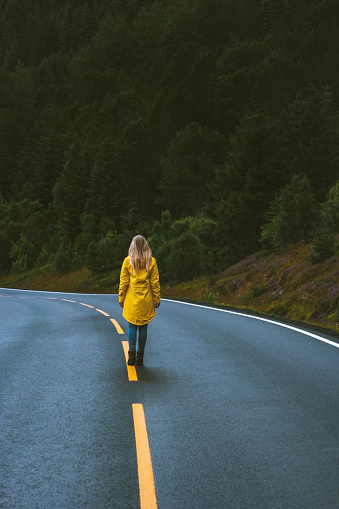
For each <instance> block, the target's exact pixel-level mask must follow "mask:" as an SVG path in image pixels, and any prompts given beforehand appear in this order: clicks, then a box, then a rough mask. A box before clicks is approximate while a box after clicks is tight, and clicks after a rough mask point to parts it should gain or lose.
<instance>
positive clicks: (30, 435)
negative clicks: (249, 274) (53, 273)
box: [0, 289, 339, 509]
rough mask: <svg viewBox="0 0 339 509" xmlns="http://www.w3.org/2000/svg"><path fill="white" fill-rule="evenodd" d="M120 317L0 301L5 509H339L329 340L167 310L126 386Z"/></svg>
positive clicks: (230, 317)
mask: <svg viewBox="0 0 339 509" xmlns="http://www.w3.org/2000/svg"><path fill="white" fill-rule="evenodd" d="M121 311H122V310H121V308H120V307H119V305H118V300H117V296H115V295H113V296H110V295H78V294H72V295H70V294H60V293H48V292H29V291H16V290H5V289H0V384H1V386H0V412H1V414H0V434H1V457H0V507H4V508H15V509H17V508H62V509H65V508H75V507H76V508H85V507H88V508H93V509H105V508H127V509H128V508H131V509H132V508H138V507H140V503H141V504H144V506H143V507H149V508H151V507H158V508H159V509H162V508H164V509H172V508H173V509H181V508H182V509H190V508H192V509H193V508H194V509H214V508H215V509H223V508H225V509H228V508H260V509H261V508H270V509H271V508H292V507H293V508H294V507H295V508H298V509H299V508H308V509H312V508H314V509H325V508H337V507H338V475H337V474H338V434H337V433H338V415H339V412H338V410H339V408H338V407H339V403H338V387H339V369H338V359H339V355H338V354H339V351H338V344H337V340H336V339H334V338H333V337H329V336H326V335H324V334H319V333H316V334H315V333H314V332H312V334H315V335H316V336H321V338H323V339H324V340H325V341H328V342H323V341H320V340H319V339H320V338H317V337H313V336H312V335H311V336H310V335H306V334H303V333H302V331H297V330H293V328H292V329H291V328H286V327H280V326H278V325H276V324H274V323H271V322H267V321H262V320H258V319H254V318H251V317H247V316H242V315H239V314H233V313H225V312H223V311H220V310H215V309H211V308H206V307H197V306H191V305H187V304H184V303H177V302H173V301H166V300H164V301H163V302H162V304H161V307H160V308H159V309H158V310H157V317H156V318H155V319H154V320H153V322H152V323H151V324H150V326H149V332H148V341H147V345H146V351H145V359H144V362H145V365H144V366H143V367H140V368H138V367H137V368H136V370H135V369H134V368H133V369H134V375H135V378H134V379H133V373H132V372H131V370H129V371H128V370H127V368H126V363H125V356H124V348H123V342H125V341H126V340H127V327H126V322H125V321H124V319H123V318H122V316H121ZM305 332H307V331H305ZM136 404H137V405H139V407H136V406H133V405H136ZM136 409H141V410H142V412H143V415H144V417H145V423H146V438H145V436H144V435H142V434H141V432H140V439H139V446H140V447H139V449H138V450H137V449H136V435H138V433H139V431H138V429H139V428H138V427H139V424H137V421H136V419H137V418H136V415H135V414H134V412H135V411H136ZM147 439H148V443H149V452H150V456H151V461H152V467H153V469H152V471H151V474H153V478H152V479H151V480H148V481H147V479H146V480H145V481H143V480H140V474H142V473H143V472H146V473H147V472H148V471H147V468H148V467H147V457H146V456H147V451H146V453H145V451H144V448H143V444H144V443H145V441H146V440H147ZM146 449H147V448H146ZM137 452H138V454H139V456H138V457H137ZM145 454H146V455H145ZM138 467H139V473H138ZM140 470H141V472H140ZM146 477H149V476H148V475H146ZM143 483H146V484H145V485H143ZM147 483H148V485H147ZM152 483H153V488H154V489H155V493H156V499H152ZM140 485H142V486H143V488H142V486H140ZM139 488H140V489H144V492H145V495H142V496H141V499H140V493H139ZM149 490H150V491H149ZM149 493H150V494H149ZM143 496H144V497H145V498H143ZM148 496H149V497H150V498H148V499H147V497H148Z"/></svg>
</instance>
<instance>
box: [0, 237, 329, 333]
mask: <svg viewBox="0 0 339 509" xmlns="http://www.w3.org/2000/svg"><path fill="white" fill-rule="evenodd" d="M310 250H311V246H309V245H302V246H295V247H293V248H292V249H291V250H290V251H288V252H287V253H284V254H275V255H272V254H267V253H265V252H263V251H260V252H258V253H255V254H253V255H251V256H249V257H247V258H245V259H244V260H242V261H241V262H239V263H238V264H236V265H234V266H232V267H230V268H229V269H227V270H226V271H225V272H223V273H221V274H218V275H217V276H213V277H200V278H197V279H195V280H194V281H191V282H187V283H182V284H180V285H162V295H163V297H168V298H177V299H184V300H193V301H199V302H208V303H211V304H223V305H225V306H230V307H236V308H240V309H246V310H251V311H254V312H257V313H262V314H268V315H272V316H276V317H282V318H287V319H290V320H296V321H301V322H304V323H307V324H311V325H316V326H320V327H323V328H326V329H330V330H332V331H335V332H336V333H339V258H338V257H332V258H330V259H328V260H326V261H325V262H322V263H319V264H313V263H311V262H310V260H309V255H310ZM118 280H119V273H113V274H105V275H100V276H98V275H95V274H93V273H92V272H90V271H89V270H88V269H86V268H83V269H80V270H78V271H75V272H72V273H69V274H66V275H62V276H60V275H58V274H56V273H54V272H52V271H51V269H50V268H49V267H44V268H40V269H33V270H31V271H30V272H28V273H26V274H21V275H6V276H2V277H0V286H1V287H8V288H22V289H31V290H51V291H63V292H80V293H117V289H118Z"/></svg>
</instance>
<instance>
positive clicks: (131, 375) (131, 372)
mask: <svg viewBox="0 0 339 509" xmlns="http://www.w3.org/2000/svg"><path fill="white" fill-rule="evenodd" d="M121 343H122V347H123V349H124V353H125V359H126V367H127V374H128V380H129V381H130V382H137V381H138V377H137V371H136V369H135V366H129V365H128V364H127V361H128V341H121Z"/></svg>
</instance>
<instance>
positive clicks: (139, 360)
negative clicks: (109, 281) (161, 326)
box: [119, 235, 160, 366]
mask: <svg viewBox="0 0 339 509" xmlns="http://www.w3.org/2000/svg"><path fill="white" fill-rule="evenodd" d="M119 304H120V306H121V307H122V308H123V312H122V316H123V317H124V318H125V319H126V320H127V322H128V344H129V351H128V362H127V364H129V365H130V366H134V365H135V364H136V365H137V366H142V365H143V358H144V350H145V344H146V339H147V325H148V324H149V322H150V321H151V320H152V319H153V318H154V317H155V314H156V313H155V308H158V307H159V306H160V283H159V271H158V266H157V262H156V260H155V258H153V257H152V251H151V249H150V247H149V245H148V243H147V240H146V239H145V238H144V237H143V236H142V235H137V236H136V237H134V238H133V240H132V242H131V245H130V247H129V250H128V256H127V257H126V258H125V259H124V261H123V264H122V267H121V273H120V285H119ZM138 330H139V336H138V338H137V333H138ZM137 339H138V350H137V351H136V346H137Z"/></svg>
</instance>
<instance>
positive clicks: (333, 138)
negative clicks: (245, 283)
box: [0, 0, 339, 275]
mask: <svg viewBox="0 0 339 509" xmlns="http://www.w3.org/2000/svg"><path fill="white" fill-rule="evenodd" d="M338 15H339V14H338V8H337V7H336V4H335V2H333V0H323V1H322V2H316V1H315V0H312V1H310V2H278V1H273V0H272V1H269V0H262V1H261V2H255V1H250V0H246V1H245V0H227V1H225V0H173V1H172V2H163V1H156V2H155V1H152V0H143V1H142V2H139V1H131V2H122V1H120V0H111V1H109V2H108V1H106V0H100V1H96V2H89V1H85V2H69V1H62V2H55V1H52V2H49V3H48V2H35V3H34V2H33V3H32V2H22V1H19V0H2V2H1V9H0V201H1V205H0V206H1V207H2V209H1V213H0V244H1V245H0V270H1V271H4V270H9V269H10V266H11V264H12V263H13V264H15V266H16V267H17V268H16V269H15V270H22V268H23V267H25V266H27V267H28V268H30V267H32V266H33V265H34V264H40V263H45V261H46V260H47V259H48V257H51V259H52V258H53V256H54V262H55V264H56V265H57V266H58V267H59V268H61V270H68V269H67V267H69V266H71V264H73V265H74V266H80V265H82V264H83V263H86V260H87V261H88V264H89V265H90V266H91V267H93V268H94V269H93V270H101V271H102V270H105V269H104V268H106V269H107V270H111V268H113V267H117V265H118V263H119V264H120V263H121V261H122V258H123V256H125V255H126V254H127V250H128V246H129V243H130V241H131V238H132V237H133V236H134V235H135V234H137V233H142V234H144V235H145V236H147V237H149V238H150V243H151V246H152V249H153V252H154V254H155V256H156V257H157V258H158V259H159V266H160V269H161V272H162V273H163V274H165V275H166V274H167V273H168V269H167V264H168V263H169V261H170V256H172V258H173V257H174V254H175V252H176V251H178V250H179V251H180V249H181V247H180V249H179V248H178V247H175V245H176V243H177V242H179V238H181V237H184V236H185V235H188V239H191V240H192V238H193V237H194V238H196V239H198V241H199V246H200V248H201V253H202V254H201V257H200V255H199V260H200V261H199V263H198V262H197V263H196V266H197V267H200V269H199V270H201V271H202V272H204V273H206V272H211V271H218V270H223V269H225V268H226V267H227V266H229V265H230V264H231V263H234V262H236V261H238V260H239V259H240V258H242V257H244V256H246V255H247V254H249V253H251V252H253V251H254V250H256V249H257V248H258V247H259V246H260V242H259V241H260V233H261V231H262V238H263V240H264V241H265V242H268V244H269V245H270V246H274V247H277V248H278V246H279V249H282V248H283V247H284V246H286V245H288V244H289V243H290V242H294V241H296V240H297V239H298V240H300V239H301V238H305V239H306V238H309V237H310V236H313V238H314V242H315V247H316V248H317V252H319V253H320V251H321V249H322V247H321V246H323V249H325V245H326V246H327V247H326V249H325V251H326V253H330V252H333V249H334V248H333V234H334V235H335V232H333V227H332V226H331V225H330V224H329V223H330V222H331V220H330V219H329V218H330V217H331V216H333V204H332V205H328V206H325V204H324V203H325V200H326V195H327V193H328V191H329V189H330V187H331V186H333V185H334V184H335V182H336V180H337V175H338V173H337V172H338V161H339V152H338V144H337V140H338V134H339V120H338V118H339V117H338V115H337V113H336V112H337V111H338V108H339V102H338V101H339V99H338V98H339V81H338V79H337V74H336V69H337V64H336V62H337V60H338V56H339V39H338V37H337V26H338ZM310 84H312V85H310ZM293 174H304V175H306V177H307V178H308V181H309V188H308V187H307V186H304V187H303V188H300V189H299V190H297V189H295V190H294V191H293V192H292V190H291V189H288V190H286V186H287V185H288V184H289V183H290V181H291V176H292V175H293ZM288 193H290V196H289V198H291V193H292V195H293V196H294V197H295V196H299V198H298V199H294V198H293V199H291V200H290V210H289V207H288V205H287V202H286V201H285V195H287V196H288ZM302 193H305V196H304V197H303V200H301V197H300V196H301V194H302ZM310 193H311V194H313V195H314V197H315V200H316V202H317V205H315V203H314V201H313V200H312V199H311V198H310ZM275 197H279V198H276V200H275ZM289 198H288V199H289ZM300 201H303V202H305V208H306V207H307V206H309V210H310V212H311V214H310V216H312V217H313V220H314V223H313V225H310V224H309V220H308V219H307V217H304V216H305V214H304V212H302V211H300V210H299V208H300V207H299V208H298V206H299V205H298V203H300ZM272 202H273V205H272ZM307 203H308V205H307ZM320 204H323V206H322V216H321V220H320V223H319V224H316V221H315V219H316V213H315V210H316V208H317V207H319V206H320ZM326 207H329V210H330V212H328V213H327V212H326V210H327V209H326ZM331 207H332V208H331ZM162 210H166V211H167V212H164V213H163V214H162V215H161V211H162ZM299 216H300V217H299ZM287 218H293V221H292V223H290V222H289V221H290V220H289V219H287ZM298 218H299V219H298ZM263 225H264V226H263ZM284 225H287V226H288V227H289V226H290V230H289V228H288V227H287V228H285V226H284ZM292 225H293V226H292ZM262 228H263V229H262ZM315 228H317V232H316V233H315V231H314V230H315ZM312 229H313V231H312ZM284 230H285V233H284ZM109 232H114V234H112V235H113V236H114V240H113V238H112V237H111V236H110V235H111V234H109ZM294 232H295V233H294ZM192 236H193V237H192ZM320 237H321V238H322V240H320ZM23 239H26V243H25V242H24V240H23ZM60 246H67V248H66V247H60ZM113 248H114V249H113ZM200 248H199V249H200ZM172 249H173V252H172ZM199 249H198V251H199ZM46 253H47V254H46ZM10 254H11V255H12V258H11V256H10ZM321 256H325V254H322V255H321ZM326 256H327V254H326ZM119 258H120V259H119ZM63 267H66V269H64V268H63Z"/></svg>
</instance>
